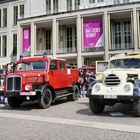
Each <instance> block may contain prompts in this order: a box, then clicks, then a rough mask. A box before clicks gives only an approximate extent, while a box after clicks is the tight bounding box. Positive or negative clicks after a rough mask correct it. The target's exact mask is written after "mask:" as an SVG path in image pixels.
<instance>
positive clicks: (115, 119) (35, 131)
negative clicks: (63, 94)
mask: <svg viewBox="0 0 140 140" xmlns="http://www.w3.org/2000/svg"><path fill="white" fill-rule="evenodd" d="M111 113H117V115H116V116H112V115H111ZM118 113H122V114H118ZM0 125H1V127H0V140H28V139H29V140H32V139H35V140H38V139H41V140H43V139H44V140H96V139H97V140H100V139H101V140H121V139H123V140H132V139H135V140H140V118H138V117H135V116H134V115H133V111H132V106H131V105H128V104H126V105H124V104H117V105H115V106H113V107H106V108H105V111H104V112H103V113H102V114H100V115H94V114H93V113H92V112H91V111H90V109H89V106H88V99H87V98H85V97H84V98H83V97H82V98H80V99H79V100H78V101H76V102H68V101H67V100H66V99H61V100H59V101H57V102H56V103H55V104H53V105H52V106H51V107H50V108H48V109H40V108H39V107H38V105H37V103H28V104H23V105H22V106H21V107H20V108H18V109H11V108H10V107H9V106H8V105H5V106H4V105H0Z"/></svg>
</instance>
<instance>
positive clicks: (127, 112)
mask: <svg viewBox="0 0 140 140" xmlns="http://www.w3.org/2000/svg"><path fill="white" fill-rule="evenodd" d="M82 104H85V105H86V106H88V105H87V103H82ZM113 112H120V113H122V114H123V115H122V116H111V113H113ZM77 114H82V115H88V116H100V117H102V116H103V117H105V116H107V117H133V116H134V115H133V109H132V105H131V104H121V103H119V104H116V105H114V106H106V107H105V109H104V112H103V113H101V114H96V115H95V114H94V113H92V111H91V110H90V108H85V109H80V110H78V111H77Z"/></svg>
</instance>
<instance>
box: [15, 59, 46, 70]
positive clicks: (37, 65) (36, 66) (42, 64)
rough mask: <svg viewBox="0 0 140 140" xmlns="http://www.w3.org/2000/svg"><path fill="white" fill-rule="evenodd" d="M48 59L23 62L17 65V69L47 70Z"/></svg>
mask: <svg viewBox="0 0 140 140" xmlns="http://www.w3.org/2000/svg"><path fill="white" fill-rule="evenodd" d="M46 64H47V62H46V61H35V62H23V63H19V64H18V65H17V66H16V71H28V70H45V69H46Z"/></svg>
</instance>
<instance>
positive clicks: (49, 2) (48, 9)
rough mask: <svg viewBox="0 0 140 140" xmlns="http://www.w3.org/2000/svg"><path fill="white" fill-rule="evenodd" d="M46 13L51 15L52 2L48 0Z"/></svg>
mask: <svg viewBox="0 0 140 140" xmlns="http://www.w3.org/2000/svg"><path fill="white" fill-rule="evenodd" d="M46 13H47V14H50V13H51V0H46Z"/></svg>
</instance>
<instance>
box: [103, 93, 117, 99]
mask: <svg viewBox="0 0 140 140" xmlns="http://www.w3.org/2000/svg"><path fill="white" fill-rule="evenodd" d="M104 99H117V95H111V94H110V95H104Z"/></svg>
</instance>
